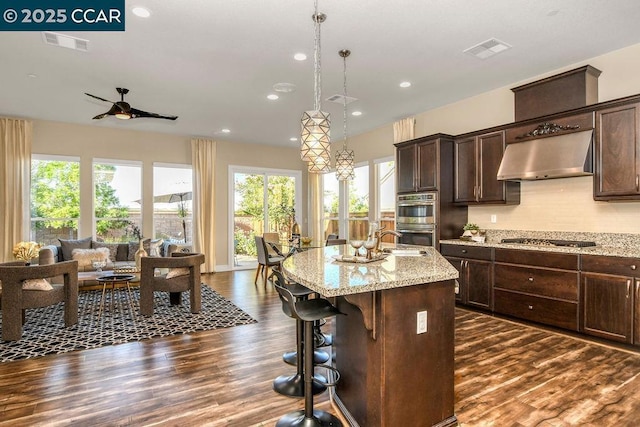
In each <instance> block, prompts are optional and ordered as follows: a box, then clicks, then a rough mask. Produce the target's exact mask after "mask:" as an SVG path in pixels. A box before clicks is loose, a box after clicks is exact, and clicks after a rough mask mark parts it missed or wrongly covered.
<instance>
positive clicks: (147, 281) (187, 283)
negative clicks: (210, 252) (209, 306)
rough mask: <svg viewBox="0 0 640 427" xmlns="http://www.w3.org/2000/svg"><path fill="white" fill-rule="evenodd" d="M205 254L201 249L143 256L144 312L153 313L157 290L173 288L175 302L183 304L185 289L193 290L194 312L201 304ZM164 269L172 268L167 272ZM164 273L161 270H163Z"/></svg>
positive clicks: (141, 300) (171, 294)
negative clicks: (164, 255)
mask: <svg viewBox="0 0 640 427" xmlns="http://www.w3.org/2000/svg"><path fill="white" fill-rule="evenodd" d="M201 264H204V255H203V254H198V253H181V252H176V253H173V254H171V257H168V258H167V257H163V258H156V257H142V258H141V259H140V314H142V315H143V316H151V315H152V314H153V294H154V292H169V298H170V301H171V304H174V305H175V304H179V303H180V299H181V295H182V294H181V293H182V292H185V291H189V302H190V306H191V312H192V313H199V312H200V306H201V297H200V295H201V291H200V287H201V283H200V265H201ZM160 269H169V271H168V272H166V273H164V272H163V271H161V270H160ZM161 272H162V273H164V274H159V273H161Z"/></svg>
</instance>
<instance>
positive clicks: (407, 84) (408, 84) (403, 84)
mask: <svg viewBox="0 0 640 427" xmlns="http://www.w3.org/2000/svg"><path fill="white" fill-rule="evenodd" d="M409 86H411V82H402V83H400V87H409Z"/></svg>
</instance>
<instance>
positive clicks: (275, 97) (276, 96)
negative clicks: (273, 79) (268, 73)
mask: <svg viewBox="0 0 640 427" xmlns="http://www.w3.org/2000/svg"><path fill="white" fill-rule="evenodd" d="M278 98H280V97H279V96H278V95H276V94H275V93H270V94H269V95H267V99H270V100H272V101H275V100H276V99H278Z"/></svg>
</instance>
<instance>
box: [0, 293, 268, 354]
mask: <svg viewBox="0 0 640 427" xmlns="http://www.w3.org/2000/svg"><path fill="white" fill-rule="evenodd" d="M131 297H132V299H131V300H129V298H128V294H127V291H126V289H122V288H121V289H116V291H115V292H114V293H113V304H111V295H110V292H109V291H107V294H106V295H105V305H104V310H103V312H102V314H101V315H100V316H99V313H100V301H101V299H102V292H101V291H98V290H95V291H81V292H80V295H79V301H78V313H79V314H78V324H77V325H75V326H73V327H71V328H68V329H67V328H65V327H64V316H63V313H64V306H63V304H62V303H59V304H56V305H53V306H50V307H45V308H38V309H31V310H27V314H26V321H25V324H24V327H23V333H22V339H20V340H19V341H14V342H6V341H2V342H0V362H8V361H12V360H20V359H30V358H33V357H39V356H44V355H47V354H60V353H66V352H68V351H74V350H86V349H91V348H97V347H102V346H106V345H114V344H121V343H125V342H130V341H141V340H146V339H149V338H154V337H164V336H168V335H178V334H188V333H191V332H195V331H206V330H211V329H217V328H229V327H232V326H238V325H247V324H250V323H256V320H255V319H253V318H252V317H251V316H249V315H248V314H247V313H245V312H244V311H242V310H241V309H240V308H238V307H236V306H235V305H234V304H233V303H232V302H231V301H228V300H226V299H225V298H223V297H222V296H220V295H219V294H218V293H217V292H215V291H214V290H212V289H211V288H209V287H208V286H206V285H203V286H202V310H201V311H200V313H198V314H191V312H190V310H189V296H188V294H187V293H184V294H183V298H182V304H181V305H176V306H172V305H170V304H169V295H168V294H167V293H166V292H156V293H155V295H154V299H155V301H154V303H155V311H154V315H153V316H150V317H144V316H141V315H140V314H139V312H138V301H139V300H140V293H139V291H138V289H137V288H132V290H131ZM130 301H133V306H134V311H133V312H132V310H131V304H130ZM0 317H1V316H0ZM1 324H2V319H0V325H1Z"/></svg>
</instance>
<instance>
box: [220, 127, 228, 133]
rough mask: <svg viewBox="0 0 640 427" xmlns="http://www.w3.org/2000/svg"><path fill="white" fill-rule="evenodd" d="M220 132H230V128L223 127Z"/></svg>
mask: <svg viewBox="0 0 640 427" xmlns="http://www.w3.org/2000/svg"><path fill="white" fill-rule="evenodd" d="M220 132H222V133H231V130H230V129H227V128H224V129H222V130H221V131H220Z"/></svg>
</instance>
